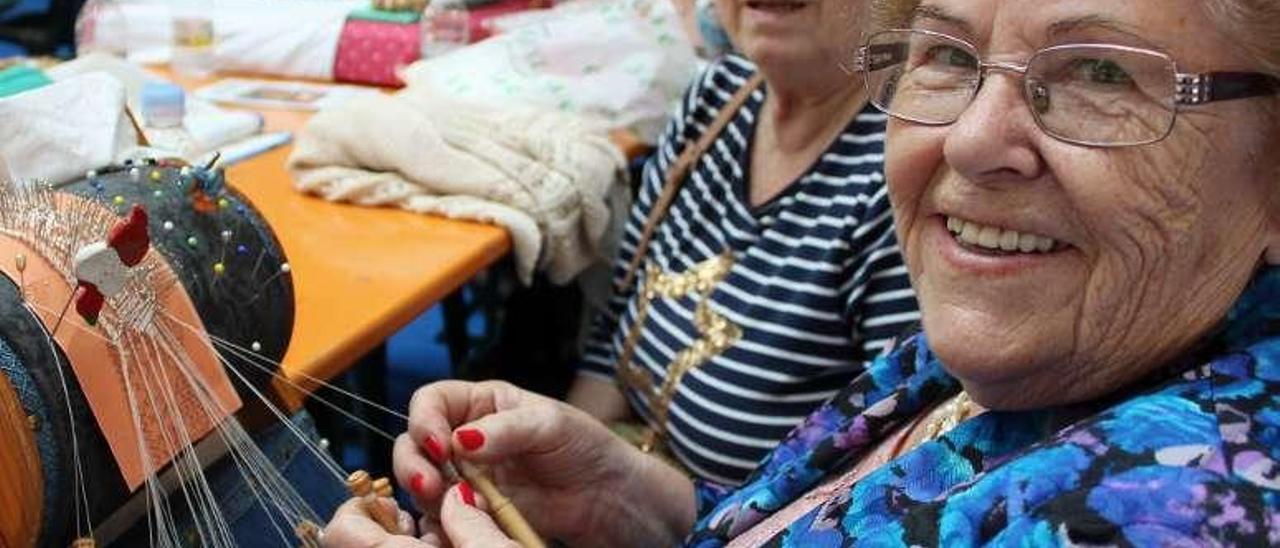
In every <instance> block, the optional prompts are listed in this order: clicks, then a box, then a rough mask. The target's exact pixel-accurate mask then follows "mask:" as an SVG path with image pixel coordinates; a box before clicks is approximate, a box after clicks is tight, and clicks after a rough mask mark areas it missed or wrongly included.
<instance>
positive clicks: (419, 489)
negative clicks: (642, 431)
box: [395, 381, 694, 546]
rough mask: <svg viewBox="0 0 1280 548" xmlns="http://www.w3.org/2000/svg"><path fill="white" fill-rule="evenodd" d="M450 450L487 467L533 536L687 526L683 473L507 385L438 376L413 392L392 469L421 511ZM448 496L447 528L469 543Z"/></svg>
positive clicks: (663, 540) (613, 541)
mask: <svg viewBox="0 0 1280 548" xmlns="http://www.w3.org/2000/svg"><path fill="white" fill-rule="evenodd" d="M455 458H456V459H460V460H466V461H469V462H472V463H476V464H479V465H487V466H489V467H490V468H491V471H492V475H493V477H494V480H495V481H496V483H497V484H498V488H499V489H500V490H501V491H502V492H503V494H504V495H506V496H507V497H509V498H510V499H511V501H512V502H513V503H514V504H515V506H516V508H518V509H519V510H520V511H521V513H523V514H524V516H525V518H526V519H528V521H529V522H530V524H531V525H532V526H533V527H534V529H536V530H537V531H538V532H539V534H541V535H542V536H543V537H547V538H557V539H561V540H564V541H567V542H569V543H570V544H572V545H574V546H591V545H607V546H625V545H644V546H652V545H661V544H667V545H669V544H673V543H675V542H677V541H678V540H679V539H680V538H682V537H683V536H684V535H685V534H686V533H687V532H688V531H689V529H690V528H691V527H692V526H693V520H694V496H693V485H692V483H691V482H690V481H689V480H688V478H686V477H685V476H684V475H683V474H682V473H680V472H679V471H677V470H675V469H674V468H672V467H670V466H668V465H666V464H665V463H663V462H662V461H660V460H659V459H657V458H655V457H652V456H649V455H645V454H643V453H640V452H639V451H637V450H635V449H634V448H632V447H631V446H629V445H627V444H626V443H625V442H623V441H622V440H621V439H619V438H617V437H616V436H614V435H613V434H612V433H611V432H609V430H608V429H607V428H605V427H604V425H602V424H600V422H599V421H596V420H595V419H593V418H591V417H590V416H588V415H587V414H585V413H583V412H582V411H580V410H577V409H575V408H573V407H571V406H569V405H567V404H565V403H562V402H559V401H556V400H552V399H550V398H546V397H543V396H539V395H537V394H533V393H531V392H527V391H524V390H521V389H519V388H516V387H515V386H512V385H510V384H507V383H502V382H484V383H467V382H460V381H444V382H438V383H434V384H431V385H428V386H426V387H423V388H421V389H419V390H418V391H417V393H415V394H414V396H413V400H412V401H411V402H410V408H409V432H408V433H407V434H405V435H402V436H400V438H399V439H397V440H396V447H395V474H396V478H397V480H398V481H399V483H400V485H402V486H403V487H404V488H405V489H408V491H409V492H410V493H411V494H412V495H413V496H414V499H415V500H416V501H417V502H418V503H419V505H420V506H422V507H423V508H424V509H426V510H427V512H428V514H432V513H433V509H434V508H436V507H437V506H438V505H440V502H441V498H442V495H444V494H445V489H446V487H447V484H446V480H445V478H444V477H443V476H442V472H441V468H440V466H439V465H440V464H441V463H443V462H445V461H447V460H450V459H455ZM448 499H449V497H447V496H446V497H444V502H445V504H444V505H443V507H441V508H440V510H439V515H440V518H441V522H442V525H443V529H444V532H445V534H447V535H448V537H449V539H450V540H451V541H452V542H454V543H455V544H457V543H461V542H467V539H464V538H455V537H454V530H456V529H458V528H459V527H460V526H461V525H460V523H461V520H464V519H465V517H466V516H467V515H468V514H466V513H461V512H449V510H448V509H449V502H448ZM454 521H458V522H459V523H451V522H454Z"/></svg>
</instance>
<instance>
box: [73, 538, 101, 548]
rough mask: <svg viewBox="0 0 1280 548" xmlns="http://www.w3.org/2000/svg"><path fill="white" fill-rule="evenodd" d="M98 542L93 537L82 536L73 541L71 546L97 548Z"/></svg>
mask: <svg viewBox="0 0 1280 548" xmlns="http://www.w3.org/2000/svg"><path fill="white" fill-rule="evenodd" d="M97 547H98V543H97V542H96V541H94V540H93V539H91V538H84V537H80V538H78V539H75V540H73V541H71V548H97Z"/></svg>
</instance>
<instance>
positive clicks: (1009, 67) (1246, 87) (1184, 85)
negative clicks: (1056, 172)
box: [853, 28, 1280, 148]
mask: <svg viewBox="0 0 1280 548" xmlns="http://www.w3.org/2000/svg"><path fill="white" fill-rule="evenodd" d="M891 33H919V34H924V35H926V36H932V37H935V38H942V39H945V40H952V41H955V42H957V43H960V44H963V45H965V46H967V47H968V48H969V49H970V51H972V52H973V53H974V59H975V60H976V61H977V62H978V65H977V67H975V70H976V72H977V73H978V79H977V81H976V82H975V84H974V85H973V88H972V91H971V92H970V96H969V100H968V103H966V104H965V108H964V109H961V110H960V111H959V112H958V113H956V115H955V118H954V119H952V120H951V121H948V122H930V121H927V120H921V119H916V118H913V117H910V116H904V115H902V114H895V113H893V112H891V111H890V110H889V109H887V108H885V107H882V106H880V105H878V104H876V101H875V100H874V98H873V96H874V94H873V93H872V90H871V70H872V66H871V64H870V63H868V60H870V59H871V58H872V57H871V55H872V51H871V46H872V41H873V40H875V38H876V37H877V36H881V35H885V34H891ZM1081 47H1091V48H1099V47H1100V48H1104V49H1112V50H1116V51H1122V52H1128V53H1141V54H1147V55H1153V56H1156V57H1160V58H1163V59H1164V60H1165V61H1167V62H1168V63H1169V67H1170V68H1171V69H1172V74H1173V86H1174V99H1173V115H1172V116H1171V117H1170V119H1169V126H1168V127H1167V128H1165V130H1164V133H1163V134H1161V135H1159V136H1158V137H1154V138H1152V139H1149V140H1145V141H1136V142H1121V143H1102V142H1095V141H1086V140H1083V139H1073V138H1069V137H1065V136H1062V135H1059V134H1058V133H1057V132H1055V131H1053V130H1051V129H1049V128H1047V127H1045V123H1044V121H1043V120H1042V119H1041V116H1040V115H1039V114H1037V113H1036V111H1035V108H1034V107H1033V106H1032V100H1033V99H1032V98H1031V97H1030V96H1029V95H1028V94H1029V93H1030V87H1031V86H1030V85H1029V84H1028V80H1027V69H1028V68H1029V67H1030V66H1031V64H1032V63H1033V62H1034V61H1035V59H1036V58H1037V57H1039V56H1041V55H1045V54H1051V53H1054V52H1057V51H1061V50H1065V49H1075V48H1081ZM853 70H854V71H856V72H861V73H862V76H863V78H862V82H863V86H864V88H865V89H866V91H867V96H868V100H869V101H870V102H871V104H873V105H875V106H876V108H878V109H880V110H881V111H884V113H885V114H888V115H889V116H892V117H894V118H897V119H899V120H904V121H907V122H912V123H916V124H921V125H928V126H945V125H950V124H954V123H955V122H956V121H957V120H959V119H960V116H961V115H963V114H964V111H965V110H967V109H968V108H969V105H972V104H973V101H974V100H975V99H977V97H978V92H979V91H981V90H982V84H983V83H984V82H986V79H987V73H988V72H989V71H992V70H999V71H1004V72H1013V73H1016V74H1019V75H1021V76H1022V82H1023V85H1022V86H1021V87H1022V99H1023V102H1024V103H1025V104H1026V105H1027V108H1028V109H1030V110H1031V115H1032V116H1031V117H1032V118H1033V119H1034V120H1035V121H1036V126H1038V127H1039V128H1040V130H1041V131H1043V132H1045V134H1047V135H1049V136H1050V137H1053V138H1054V139H1058V140H1059V141H1063V142H1066V143H1071V144H1075V145H1081V146H1087V147H1096V148H1121V147H1129V146H1143V145H1149V144H1153V143H1158V142H1160V141H1163V140H1164V139H1166V138H1168V137H1169V135H1170V134H1172V133H1173V128H1174V126H1175V125H1176V124H1177V120H1178V112H1179V111H1180V110H1181V107H1185V106H1200V105H1205V104H1208V103H1213V102H1218V101H1231V100H1235V99H1248V98H1253V97H1263V96H1269V95H1280V77H1277V76H1274V75H1271V74H1267V73H1263V72H1239V71H1211V72H1199V73H1195V72H1192V73H1184V72H1179V71H1178V62H1177V61H1176V60H1175V59H1174V58H1173V56H1171V55H1169V54H1168V53H1165V52H1162V51H1158V50H1154V49H1149V48H1140V47H1134V46H1125V45H1121V44H1107V43H1070V44H1058V45H1054V46H1049V47H1045V48H1041V49H1039V50H1036V51H1035V52H1034V53H1032V54H1031V56H1030V57H1028V58H1027V61H1026V62H1025V63H1012V62H1007V61H987V60H984V59H983V58H982V52H980V51H979V50H978V46H976V45H974V44H973V43H972V42H969V41H968V40H965V39H963V38H960V37H957V36H953V35H950V34H947V33H944V32H938V31H933V30H928V29H912V28H896V29H886V30H882V31H879V32H876V33H873V34H872V35H871V36H869V37H868V38H867V40H866V42H865V43H864V44H863V45H862V46H860V47H859V48H858V50H857V52H856V55H855V56H854V61H853Z"/></svg>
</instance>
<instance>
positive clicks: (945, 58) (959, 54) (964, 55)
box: [925, 44, 978, 68]
mask: <svg viewBox="0 0 1280 548" xmlns="http://www.w3.org/2000/svg"><path fill="white" fill-rule="evenodd" d="M925 59H926V60H927V61H928V62H930V63H941V64H943V65H945V66H949V67H959V68H973V67H976V66H978V59H977V58H976V57H974V56H973V54H972V53H969V52H968V51H965V50H964V49H963V48H960V47H957V46H949V45H945V44H940V45H936V46H933V47H931V48H929V50H928V51H926V52H925Z"/></svg>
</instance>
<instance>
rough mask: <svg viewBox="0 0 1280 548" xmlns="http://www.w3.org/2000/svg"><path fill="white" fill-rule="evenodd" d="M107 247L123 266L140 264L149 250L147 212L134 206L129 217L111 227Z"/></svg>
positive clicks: (138, 206) (149, 238)
mask: <svg viewBox="0 0 1280 548" xmlns="http://www.w3.org/2000/svg"><path fill="white" fill-rule="evenodd" d="M107 246H108V247H111V248H112V249H115V250H116V254H117V255H119V256H120V262H122V263H124V265H125V266H129V267H132V266H137V264H138V263H140V262H142V258H143V257H146V256H147V250H148V249H150V248H151V237H150V236H148V235H147V211H146V210H145V209H143V208H142V206H140V205H137V204H134V206H133V209H132V210H130V211H129V216H128V217H126V218H125V219H124V220H122V221H120V222H118V223H116V226H114V227H111V232H110V233H109V234H108V235H107Z"/></svg>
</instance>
